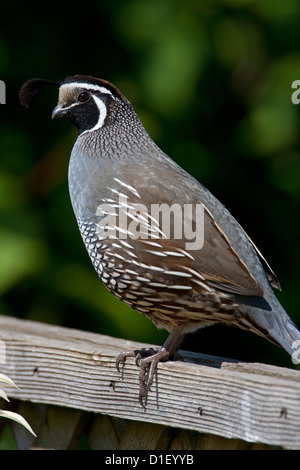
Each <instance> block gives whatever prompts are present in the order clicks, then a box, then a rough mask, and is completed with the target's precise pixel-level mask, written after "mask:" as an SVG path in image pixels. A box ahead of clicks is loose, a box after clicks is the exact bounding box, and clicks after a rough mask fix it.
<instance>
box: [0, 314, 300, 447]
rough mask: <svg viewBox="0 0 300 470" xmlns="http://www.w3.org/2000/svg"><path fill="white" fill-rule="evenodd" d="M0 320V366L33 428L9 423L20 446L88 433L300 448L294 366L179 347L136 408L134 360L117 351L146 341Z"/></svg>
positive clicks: (113, 442)
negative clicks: (1, 356) (120, 362)
mask: <svg viewBox="0 0 300 470" xmlns="http://www.w3.org/2000/svg"><path fill="white" fill-rule="evenodd" d="M0 325H1V328H0V340H1V341H2V343H1V344H2V346H3V345H4V347H5V360H2V362H3V363H2V364H0V372H2V373H4V374H6V375H8V376H9V377H10V378H11V379H13V380H14V381H15V383H16V384H17V385H18V387H19V388H20V390H17V389H13V388H7V389H6V392H7V394H8V396H9V397H10V398H12V399H14V400H13V401H12V405H13V406H14V407H15V409H17V411H18V412H19V413H21V414H23V416H24V417H25V418H26V419H27V420H28V421H29V423H30V425H31V426H32V428H33V429H34V431H35V432H36V434H37V438H34V437H33V436H31V435H30V434H29V433H28V431H26V430H25V429H23V428H22V427H21V426H20V425H18V424H11V426H12V428H13V432H14V436H15V439H16V442H17V444H18V447H19V448H22V449H24V448H59V449H67V448H74V446H75V445H76V443H78V440H79V439H80V435H81V434H82V433H83V432H85V433H87V434H88V438H89V443H90V445H91V447H92V448H94V449H109V450H117V449H131V450H134V449H148V450H155V449H159V450H163V449H168V450H172V449H173V450H191V449H208V448H214V449H223V448H226V449H248V448H255V449H256V448H270V446H280V447H284V448H288V449H300V371H297V370H294V369H286V368H280V367H275V366H270V365H265V364H257V363H255V364H248V363H242V362H237V361H232V360H228V359H224V358H218V357H212V356H206V355H202V354H195V353H189V352H186V351H181V354H182V356H183V359H184V361H177V362H168V363H162V364H159V368H158V374H157V380H156V382H155V383H154V384H153V386H152V391H151V393H150V395H149V398H148V401H147V406H146V409H143V408H142V407H141V406H140V404H139V402H138V369H137V367H136V365H135V362H134V360H133V359H128V360H127V362H126V366H125V368H124V370H123V374H120V373H118V371H117V370H116V367H115V359H116V356H117V355H118V353H119V352H120V351H123V350H128V349H137V348H141V347H148V346H149V345H145V344H142V343H135V342H131V341H126V340H123V339H116V338H111V337H108V336H103V335H99V334H94V333H88V332H84V331H78V330H73V329H69V328H63V327H58V326H52V325H46V324H42V323H38V322H32V321H27V320H19V319H16V318H12V317H6V316H0ZM6 423H7V421H5V423H4V420H0V439H1V430H2V429H3V427H4V425H6ZM1 426H2V427H1Z"/></svg>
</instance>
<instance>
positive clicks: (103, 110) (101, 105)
mask: <svg viewBox="0 0 300 470" xmlns="http://www.w3.org/2000/svg"><path fill="white" fill-rule="evenodd" d="M92 99H93V100H95V103H96V105H97V107H98V109H99V119H98V122H97V124H96V125H95V126H94V127H92V128H91V129H87V130H86V131H84V132H82V133H81V135H83V134H85V133H87V132H93V131H96V130H97V129H101V127H102V126H103V124H104V121H105V118H106V115H107V110H106V106H105V104H104V103H103V101H102V100H101V99H100V98H98V96H93V97H92Z"/></svg>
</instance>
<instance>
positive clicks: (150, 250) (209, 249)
mask: <svg viewBox="0 0 300 470" xmlns="http://www.w3.org/2000/svg"><path fill="white" fill-rule="evenodd" d="M126 176H127V178H128V179H127V182H128V180H129V182H130V184H131V185H132V188H139V189H138V191H139V196H137V194H138V193H137V192H136V194H134V191H129V192H130V196H129V199H130V200H134V201H135V202H137V203H139V202H140V201H143V203H145V201H147V211H148V212H147V214H144V216H145V219H146V218H147V216H148V214H149V213H151V208H150V207H151V202H152V201H153V203H159V204H163V203H164V202H165V203H166V204H168V203H169V202H170V200H171V201H176V187H175V186H173V187H167V186H166V185H163V184H162V183H160V185H158V183H157V180H155V182H154V183H153V184H151V183H152V182H151V180H149V181H148V184H147V183H146V182H145V181H143V176H142V175H141V174H136V173H135V174H134V175H133V174H131V175H126ZM122 191H123V192H124V191H126V187H125V186H123V187H122ZM158 195H159V196H158ZM202 206H203V204H202ZM203 207H204V206H203ZM160 228H162V227H161V225H160ZM173 228H174V227H173ZM173 228H172V227H171V230H170V234H171V235H170V238H164V236H163V233H162V232H160V233H159V232H158V238H159V239H152V238H150V237H148V238H146V239H145V240H142V239H141V240H135V246H136V249H137V250H138V251H139V255H138V260H139V262H140V263H142V264H143V265H149V263H150V264H154V263H155V264H156V265H157V266H160V267H162V268H164V269H165V270H166V271H178V272H179V271H180V270H183V271H184V270H185V272H186V270H187V269H189V270H194V271H195V272H197V273H199V277H200V278H201V277H202V278H203V280H204V282H206V283H207V284H208V285H211V286H212V287H215V288H217V289H220V290H222V291H226V292H229V293H232V294H240V295H248V296H262V295H263V290H262V288H261V287H260V286H259V285H258V283H257V281H256V280H255V278H254V277H253V275H252V274H251V272H250V271H249V269H248V267H247V266H246V264H245V263H244V262H243V261H242V259H241V258H240V257H239V255H238V254H237V253H236V251H235V250H234V249H233V247H232V245H231V243H230V240H229V239H228V237H227V236H226V234H225V233H224V232H223V231H222V229H221V228H220V227H219V225H218V224H217V223H216V221H215V220H214V218H213V216H212V214H211V213H210V212H209V211H208V209H207V208H206V207H204V243H203V246H202V247H201V249H197V250H189V249H186V244H187V242H189V241H190V240H188V239H186V238H185V237H184V236H183V237H182V238H181V239H174V237H172V234H173V233H174V232H173ZM151 240H152V242H153V243H155V242H157V245H158V246H155V245H153V246H151ZM176 252H178V253H181V254H182V255H184V256H181V257H177V256H176V255H175V253H176ZM172 253H173V255H172ZM164 254H167V256H164ZM186 281H187V280H186Z"/></svg>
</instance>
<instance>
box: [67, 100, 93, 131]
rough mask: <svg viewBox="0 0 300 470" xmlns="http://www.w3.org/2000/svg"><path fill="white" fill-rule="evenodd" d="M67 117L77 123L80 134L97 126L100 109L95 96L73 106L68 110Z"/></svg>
mask: <svg viewBox="0 0 300 470" xmlns="http://www.w3.org/2000/svg"><path fill="white" fill-rule="evenodd" d="M66 117H67V118H68V119H69V121H71V122H72V123H73V124H75V126H76V127H77V129H78V132H79V134H82V132H84V131H87V130H89V129H92V128H93V127H95V126H96V124H97V123H98V121H99V118H100V110H99V108H98V106H97V104H96V103H95V100H94V99H93V96H91V97H90V99H89V100H88V101H86V102H85V103H78V104H77V105H76V106H72V107H71V108H70V109H69V111H68V112H67V114H66Z"/></svg>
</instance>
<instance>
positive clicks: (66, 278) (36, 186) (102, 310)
mask: <svg viewBox="0 0 300 470" xmlns="http://www.w3.org/2000/svg"><path fill="white" fill-rule="evenodd" d="M1 11H2V12H1V16H2V21H1V26H0V79H1V80H4V82H5V83H6V92H7V99H6V104H5V105H0V293H1V300H0V311H1V314H4V315H11V316H17V317H20V318H27V319H32V320H37V321H41V322H47V323H54V324H60V325H64V326H68V327H72V328H79V329H84V330H89V331H95V332H99V333H104V334H109V335H113V336H116V337H124V338H128V339H133V340H139V341H146V342H150V343H154V344H161V343H162V342H163V340H164V338H165V337H166V333H165V332H164V331H158V330H156V328H155V327H154V326H153V325H152V323H151V322H150V321H149V320H147V319H146V318H144V317H143V316H142V315H141V314H139V313H136V312H134V311H133V310H131V309H130V308H129V307H127V306H125V305H123V304H122V303H121V302H120V301H119V300H117V299H115V298H114V297H113V296H112V295H111V294H110V293H109V292H108V291H107V290H106V289H105V287H104V286H103V285H102V284H101V282H100V281H99V279H98V277H97V275H96V273H95V272H94V270H93V267H92V265H91V263H90V260H89V258H88V256H87V253H86V251H85V248H84V246H83V243H82V241H81V237H80V234H79V231H78V228H77V225H76V222H75V218H74V215H73V212H72V209H71V204H70V201H69V194H68V187H67V168H68V160H69V155H70V151H71V148H72V145H73V143H74V141H75V139H76V130H75V129H74V128H73V127H72V125H71V124H70V123H69V122H67V121H65V120H57V121H56V120H55V121H51V118H50V117H51V112H52V109H53V108H54V106H55V105H56V101H57V90H56V89H51V88H49V89H45V90H42V92H41V93H40V96H39V98H38V100H37V101H36V102H35V104H34V105H33V107H32V108H31V109H30V110H25V109H24V108H22V107H21V106H20V104H19V102H18V91H19V89H20V87H21V85H22V83H23V82H24V81H26V80H27V79H29V78H34V77H42V78H46V79H50V80H55V81H58V80H62V79H63V78H64V77H65V76H67V75H73V74H78V73H79V74H90V75H94V76H96V77H101V78H105V79H107V80H109V81H111V82H113V83H114V84H115V85H117V86H118V88H120V89H121V91H122V92H123V93H124V94H125V95H126V96H127V97H128V98H129V99H130V101H131V102H132V103H133V105H134V107H135V109H136V111H137V113H138V115H139V116H140V118H141V120H142V122H143V124H144V125H145V127H146V128H147V130H148V132H149V134H150V135H151V137H152V138H153V139H154V140H155V141H156V142H157V143H158V145H159V146H160V147H161V148H162V149H163V150H164V151H165V152H166V153H168V154H169V155H170V156H171V157H172V158H173V159H174V160H176V161H177V162H178V163H179V164H180V165H182V166H183V167H184V168H185V169H186V170H187V171H189V172H190V173H191V174H193V175H194V176H195V177H196V178H197V179H198V180H199V181H201V182H202V183H203V184H204V185H205V186H206V187H208V188H209V189H210V190H211V191H212V192H213V193H214V194H215V195H216V196H217V197H218V198H219V199H220V200H221V201H222V202H223V203H224V204H225V205H226V207H227V208H228V209H229V210H230V211H231V212H232V213H233V214H234V215H235V217H236V218H237V219H238V221H239V222H240V223H241V225H242V226H243V227H244V228H245V230H246V231H247V232H248V234H249V236H250V237H251V238H252V239H253V240H254V242H255V243H256V245H257V246H258V247H259V249H260V250H261V251H262V252H263V253H264V255H265V257H266V258H267V260H268V261H269V263H270V264H271V266H272V268H273V269H274V270H275V272H276V273H277V275H278V277H279V280H280V282H281V285H282V292H281V293H278V296H279V298H280V301H281V302H282V304H283V305H284V306H285V308H286V310H287V311H288V312H289V314H290V316H291V317H292V318H293V319H294V321H295V322H296V323H298V325H300V308H299V281H300V271H299V269H300V268H299V266H300V259H299V258H300V257H299V254H300V250H299V245H298V243H299V238H300V237H299V232H300V228H299V220H298V217H299V202H300V201H299V199H300V158H299V130H300V115H299V109H300V107H298V106H297V105H294V104H293V103H292V101H291V95H292V92H293V90H292V88H291V84H292V82H293V81H294V80H297V79H300V49H299V44H300V29H299V22H300V4H299V2H298V1H297V0H285V1H277V0H276V1H275V2H274V1H269V0H253V1H251V0H240V1H238V0H214V1H212V0H187V1H184V2H183V1H179V0H115V1H102V2H100V1H97V2H96V1H93V2H89V3H85V4H76V3H75V4H74V3H73V4H72V5H70V4H68V3H66V2H59V3H56V2H51V5H50V4H47V7H45V8H44V7H43V8H41V7H40V5H39V4H37V5H36V8H34V5H31V6H30V7H29V5H28V4H27V3H26V2H23V3H20V4H17V7H14V8H12V7H11V5H8V4H5V5H2V7H1ZM184 347H185V348H187V349H193V350H198V351H201V352H204V353H210V354H216V355H221V356H225V357H226V356H227V357H234V358H239V359H242V360H247V361H261V362H269V363H273V364H279V365H286V366H288V367H293V364H292V363H291V360H290V358H289V357H288V356H287V354H286V353H285V352H284V351H282V350H281V349H280V348H277V347H276V346H273V345H272V344H271V343H269V342H267V341H266V340H263V339H261V338H259V337H257V336H255V335H253V334H250V333H246V332H242V331H239V330H236V329H234V328H229V327H226V326H214V327H212V328H208V329H204V330H202V331H199V332H197V333H195V334H193V335H188V336H187V338H186V340H185V343H184Z"/></svg>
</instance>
